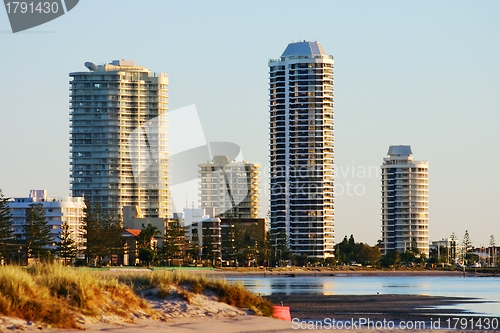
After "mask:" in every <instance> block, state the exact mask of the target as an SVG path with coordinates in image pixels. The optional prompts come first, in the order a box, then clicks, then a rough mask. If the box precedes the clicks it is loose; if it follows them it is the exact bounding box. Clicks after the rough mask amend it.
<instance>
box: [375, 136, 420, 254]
mask: <svg viewBox="0 0 500 333" xmlns="http://www.w3.org/2000/svg"><path fill="white" fill-rule="evenodd" d="M387 154H388V155H389V157H386V158H384V163H383V164H382V245H383V247H382V251H383V253H387V252H388V251H391V250H396V251H398V252H401V253H402V252H405V251H406V250H410V249H411V248H413V247H415V246H416V247H417V248H418V250H419V251H420V253H422V254H424V255H425V256H426V257H427V258H428V257H429V189H428V178H429V172H428V169H429V167H428V162H427V161H415V160H414V159H413V157H412V151H411V148H410V146H390V147H389V152H388V153H387Z"/></svg>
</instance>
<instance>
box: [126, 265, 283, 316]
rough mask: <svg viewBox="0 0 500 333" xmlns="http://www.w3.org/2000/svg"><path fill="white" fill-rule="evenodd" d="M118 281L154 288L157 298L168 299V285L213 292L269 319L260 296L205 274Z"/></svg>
mask: <svg viewBox="0 0 500 333" xmlns="http://www.w3.org/2000/svg"><path fill="white" fill-rule="evenodd" d="M117 278H118V280H119V281H121V282H122V283H125V284H127V285H129V286H130V287H131V288H133V289H134V290H136V291H140V290H145V289H150V288H157V289H158V294H159V295H160V296H163V297H165V296H167V295H168V294H169V292H170V286H179V287H182V288H183V289H185V290H186V291H188V292H192V293H194V294H201V293H204V292H214V293H215V294H216V295H218V296H219V301H220V302H224V303H227V304H229V305H232V306H236V307H238V308H247V309H249V310H251V311H252V312H254V313H255V314H257V315H263V316H271V315H272V312H273V309H272V308H273V305H272V303H270V302H269V301H267V300H264V299H263V298H262V297H260V296H258V295H256V294H255V293H252V292H250V291H248V290H247V289H245V288H244V287H243V286H242V285H240V284H230V283H228V282H227V281H226V280H221V279H212V278H207V277H206V276H204V275H198V274H196V275H195V274H192V273H189V272H182V271H181V272H177V271H173V272H172V271H154V272H152V273H138V274H137V273H132V274H130V273H128V274H127V273H125V274H124V273H122V274H118V275H117Z"/></svg>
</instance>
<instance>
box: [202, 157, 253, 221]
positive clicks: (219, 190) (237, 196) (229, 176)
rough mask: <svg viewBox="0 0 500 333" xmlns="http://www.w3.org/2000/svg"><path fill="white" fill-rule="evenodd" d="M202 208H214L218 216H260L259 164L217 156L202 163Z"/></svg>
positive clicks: (240, 217)
mask: <svg viewBox="0 0 500 333" xmlns="http://www.w3.org/2000/svg"><path fill="white" fill-rule="evenodd" d="M199 169H200V181H201V192H200V194H201V195H200V201H201V208H208V207H212V208H215V215H216V216H217V217H219V218H233V219H249V218H253V219H256V218H258V217H259V215H260V205H259V203H260V182H259V180H260V170H259V169H260V165H259V164H257V163H248V162H231V161H230V160H229V158H228V157H227V156H215V157H214V159H213V161H212V163H207V164H200V165H199Z"/></svg>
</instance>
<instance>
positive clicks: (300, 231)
mask: <svg viewBox="0 0 500 333" xmlns="http://www.w3.org/2000/svg"><path fill="white" fill-rule="evenodd" d="M333 65H334V61H333V56H331V55H328V54H327V53H326V52H325V51H324V50H323V48H322V46H321V45H320V44H319V43H318V42H306V41H303V42H298V43H290V44H289V45H288V46H287V48H286V49H285V51H284V52H283V54H282V55H281V57H280V58H279V59H271V60H270V61H269V103H270V110H269V111H270V145H269V146H270V192H271V193H270V215H271V216H270V217H271V231H272V232H273V233H276V234H278V235H286V237H287V239H288V244H289V247H290V250H291V251H292V252H293V253H296V254H306V255H308V256H312V257H318V258H327V257H330V256H333V255H334V180H333V178H334V159H333V149H334V137H333V121H334V118H333V115H334V112H333Z"/></svg>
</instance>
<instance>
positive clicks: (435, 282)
mask: <svg viewBox="0 0 500 333" xmlns="http://www.w3.org/2000/svg"><path fill="white" fill-rule="evenodd" d="M228 280H229V281H239V282H241V283H242V284H243V285H244V286H245V287H246V288H248V289H250V290H252V291H254V292H256V293H260V294H261V295H272V294H281V295H296V294H305V293H307V294H317V295H372V294H377V293H380V294H400V295H430V296H448V297H472V298H479V299H482V300H484V301H486V302H487V303H469V304H459V305H456V306H455V307H456V308H457V309H464V310H468V311H473V312H476V313H483V314H490V315H500V279H499V278H495V277H480V278H479V277H467V278H463V277H454V276H453V277H449V276H447V277H443V276H440V277H432V276H423V277H422V276H421V277H414V276H389V275H388V276H352V275H350V276H347V275H346V276H338V275H337V276H314V277H308V276H297V277H291V276H267V277H252V276H248V277H241V278H228Z"/></svg>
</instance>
